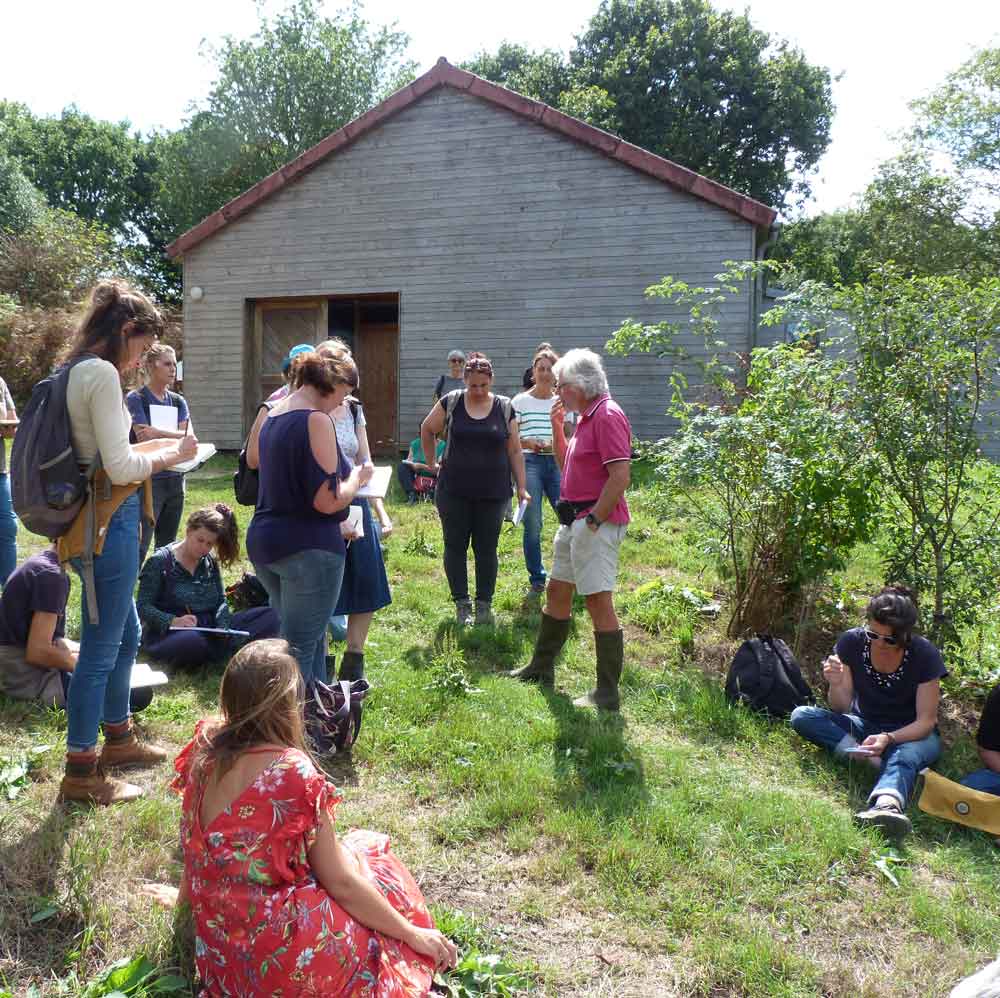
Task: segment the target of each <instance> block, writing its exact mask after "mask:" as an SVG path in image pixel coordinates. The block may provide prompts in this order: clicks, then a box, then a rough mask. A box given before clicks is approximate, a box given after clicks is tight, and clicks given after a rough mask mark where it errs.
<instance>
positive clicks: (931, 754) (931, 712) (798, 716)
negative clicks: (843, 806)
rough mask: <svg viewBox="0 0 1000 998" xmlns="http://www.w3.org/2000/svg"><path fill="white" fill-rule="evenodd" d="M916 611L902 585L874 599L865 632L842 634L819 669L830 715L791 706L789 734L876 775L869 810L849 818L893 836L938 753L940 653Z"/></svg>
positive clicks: (943, 672)
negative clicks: (918, 630) (920, 627)
mask: <svg viewBox="0 0 1000 998" xmlns="http://www.w3.org/2000/svg"><path fill="white" fill-rule="evenodd" d="M916 623H917V604H916V601H915V599H914V597H913V593H912V592H911V591H910V590H909V589H907V588H906V587H905V586H900V585H890V586H886V587H885V588H884V589H882V590H881V591H880V592H878V593H876V594H875V595H874V596H873V597H872V598H871V599H870V600H869V601H868V606H867V608H866V610H865V626H864V627H855V628H852V629H851V630H849V631H845V632H844V633H843V634H841V636H840V637H839V638H838V639H837V643H836V645H835V646H834V649H833V654H832V655H831V656H830V657H829V658H827V659H826V661H825V662H824V663H823V676H824V678H825V679H826V681H827V682H828V683H829V684H830V689H829V694H828V699H829V702H830V709H829V710H825V709H823V708H822V707H796V708H795V710H793V711H792V717H791V723H792V727H793V728H794V729H795V730H796V731H797V732H798V733H799V734H800V735H801V736H802V737H803V738H805V739H807V740H808V741H811V742H814V743H815V744H816V745H822V746H823V747H824V748H826V749H829V750H830V751H831V752H833V754H834V755H835V756H837V757H838V758H840V759H849V760H850V759H855V760H857V761H859V762H863V763H866V764H868V765H870V766H872V768H873V769H876V770H877V771H878V774H879V775H878V779H877V780H876V782H875V786H874V788H873V789H872V792H871V793H870V794H869V795H868V804H869V806H868V807H867V808H866V809H865V810H863V811H859V812H858V814H857V815H855V818H856V820H857V821H858V822H859V823H861V824H865V825H876V826H878V827H880V828H883V829H884V830H885V831H886V832H887V833H888V834H890V835H892V836H894V837H902V836H903V835H905V834H906V833H907V832H909V830H910V819H909V818H907V816H906V814H905V813H904V812H905V810H906V804H907V802H908V801H909V799H910V794H911V793H912V791H913V786H914V784H915V783H916V779H917V773H919V772H920V770H921V769H924V768H925V767H926V766H930V765H932V764H933V763H934V762H935V761H936V760H937V758H938V756H939V755H940V754H941V739H940V738H939V737H938V732H937V718H938V704H939V702H940V700H941V680H942V679H943V678H944V677H945V676H947V675H948V670H947V669H946V668H945V666H944V662H943V661H942V659H941V653H940V652H939V651H938V650H937V648H935V647H934V645H933V644H931V642H930V641H928V640H927V639H926V638H924V637H921V636H920V635H919V634H914V633H913V629H914V627H915V626H916Z"/></svg>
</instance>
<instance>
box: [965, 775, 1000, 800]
mask: <svg viewBox="0 0 1000 998" xmlns="http://www.w3.org/2000/svg"><path fill="white" fill-rule="evenodd" d="M958 782H959V783H961V784H962V786H963V787H968V788H969V789H970V790H982V792H983V793H984V794H997V795H998V796H1000V773H997V772H995V771H994V770H992V769H977V770H976V771H975V772H974V773H969V775H968V776H967V777H966V778H965V779H964V780H959V781H958Z"/></svg>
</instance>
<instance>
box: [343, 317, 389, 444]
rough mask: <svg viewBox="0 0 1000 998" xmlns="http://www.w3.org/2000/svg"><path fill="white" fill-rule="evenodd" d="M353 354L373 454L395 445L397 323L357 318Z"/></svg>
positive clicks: (359, 393) (359, 394)
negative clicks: (373, 321)
mask: <svg viewBox="0 0 1000 998" xmlns="http://www.w3.org/2000/svg"><path fill="white" fill-rule="evenodd" d="M354 354H355V359H356V360H357V362H358V370H359V371H360V372H361V388H360V390H359V392H358V397H359V398H360V399H361V401H362V403H363V404H364V407H365V419H366V420H367V423H368V426H367V429H368V444H369V446H370V447H371V451H372V454H373V455H380V456H385V455H393V456H394V455H395V453H396V452H397V451H398V449H399V440H398V437H399V431H398V425H397V416H398V411H399V404H398V403H399V323H398V322H383V323H378V324H374V323H373V324H365V323H364V322H359V324H358V327H357V332H356V334H355V337H354Z"/></svg>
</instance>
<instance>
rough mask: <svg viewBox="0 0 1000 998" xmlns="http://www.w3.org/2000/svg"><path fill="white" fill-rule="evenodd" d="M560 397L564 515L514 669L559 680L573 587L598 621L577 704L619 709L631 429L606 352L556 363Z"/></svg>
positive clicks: (544, 681)
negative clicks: (591, 680)
mask: <svg viewBox="0 0 1000 998" xmlns="http://www.w3.org/2000/svg"><path fill="white" fill-rule="evenodd" d="M553 371H554V373H555V377H556V389H557V391H558V393H559V401H557V402H556V403H555V404H554V405H553V406H552V413H551V419H552V449H553V451H554V453H555V456H556V461H557V462H558V464H559V468H560V470H561V472H562V483H561V486H560V490H559V506H558V510H557V512H558V514H559V522H560V524H561V526H560V527H559V529H558V531H556V536H555V542H554V545H553V558H552V571H551V572H550V573H549V582H548V587H547V589H546V597H545V609H544V610H543V611H542V622H541V626H540V627H539V631H538V638H537V640H536V642H535V653H534V655H533V656H532V659H531V662H530V663H529V664H528V665H526V666H524V667H523V668H520V669H516V670H515V671H514V672H512V673H510V675H511V676H513V677H514V678H515V679H521V680H523V681H525V682H533V683H539V684H540V685H542V686H545V687H549V688H551V687H552V686H554V685H555V660H556V656H557V655H558V654H559V652H560V651H561V650H562V647H563V645H564V644H565V643H566V639H567V637H568V636H569V624H570V616H571V614H572V609H573V591H574V590H576V591H577V592H579V593H580V595H581V596H583V597H584V600H585V601H586V604H587V612H588V613H589V614H590V619H591V622H592V623H593V626H594V644H595V646H596V648H597V687H596V689H594V690H592V691H591V692H590V693H588V694H586V695H585V696H582V697H579V698H578V699H576V700H574V701H573V703H574V705H575V706H577V707H599V708H601V709H602V710H618V708H619V702H620V700H619V695H618V683H619V680H620V679H621V674H622V665H623V661H624V643H623V636H622V629H621V625H620V624H619V622H618V617H617V615H616V614H615V604H614V599H613V595H612V594H613V590H614V586H615V580H616V578H617V575H618V548H619V547H620V545H621V542H622V539H623V538H624V536H625V527H626V524H627V523H628V521H629V513H628V506H627V505H626V503H625V490H626V489H627V488H628V485H629V469H630V464H629V462H630V461H631V457H632V429H631V427H630V425H629V421H628V417H627V416H626V415H625V413H624V412H623V411H622V409H621V407H620V406H619V405H618V404H617V403H616V402H614V401H612V399H611V396H610V394H609V393H608V379H607V376H606V375H605V373H604V367H603V365H602V364H601V358H600V357H599V356H598V355H597V354H596V353H594V352H593V351H591V350H570V351H569V352H568V353H567V354H566V355H565V356H564V357H563V358H562V359H561V360H559V361H557V363H556V365H555V367H554V368H553ZM567 411H569V412H575V413H578V415H579V420H578V422H577V426H576V432H575V433H574V434H573V439H572V440H570V441H568V442H567V440H566V434H565V431H564V428H563V424H564V421H565V419H566V412H567Z"/></svg>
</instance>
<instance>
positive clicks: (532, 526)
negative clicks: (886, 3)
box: [522, 454, 561, 586]
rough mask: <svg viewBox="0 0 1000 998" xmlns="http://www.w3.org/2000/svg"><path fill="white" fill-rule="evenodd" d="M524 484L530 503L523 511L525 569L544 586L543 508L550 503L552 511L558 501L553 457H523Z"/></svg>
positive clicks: (532, 580)
mask: <svg viewBox="0 0 1000 998" xmlns="http://www.w3.org/2000/svg"><path fill="white" fill-rule="evenodd" d="M524 472H525V484H526V485H527V487H528V492H529V493H530V495H531V502H530V503H529V504H528V508H527V509H526V510H525V511H524V521H523V522H524V536H523V538H522V543H523V546H524V565H525V568H527V569H528V576H529V578H530V579H531V584H532V585H533V586H544V585H545V578H546V576H545V567H544V566H543V565H542V507H543V506H544V505H545V500H546V499H548V501H549V503H550V504H551V505H552V508H553V509H555V508H556V503H557V502H558V501H559V481H560V478H561V476H560V474H559V465H558V464H556V459H555V455H554V454H525V455H524Z"/></svg>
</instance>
